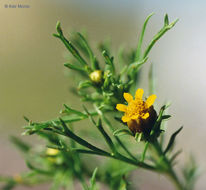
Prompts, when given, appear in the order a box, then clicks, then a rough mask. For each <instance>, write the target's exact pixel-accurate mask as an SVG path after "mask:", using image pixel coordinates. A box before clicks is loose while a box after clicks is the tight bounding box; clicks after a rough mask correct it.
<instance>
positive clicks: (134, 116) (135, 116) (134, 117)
mask: <svg viewBox="0 0 206 190" xmlns="http://www.w3.org/2000/svg"><path fill="white" fill-rule="evenodd" d="M138 117H139V114H137V115H133V116H132V117H131V119H137V118H138Z"/></svg>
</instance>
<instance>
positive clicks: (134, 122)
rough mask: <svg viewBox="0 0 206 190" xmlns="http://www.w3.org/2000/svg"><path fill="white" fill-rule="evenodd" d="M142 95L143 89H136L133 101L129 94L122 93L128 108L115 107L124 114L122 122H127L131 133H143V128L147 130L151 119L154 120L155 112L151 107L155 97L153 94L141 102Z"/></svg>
mask: <svg viewBox="0 0 206 190" xmlns="http://www.w3.org/2000/svg"><path fill="white" fill-rule="evenodd" d="M143 93H144V90H143V89H141V88H139V89H137V91H136V94H135V99H133V97H132V95H131V94H129V93H124V99H125V100H126V101H127V102H128V106H126V105H124V104H117V106H116V108H117V110H119V111H122V112H125V114H124V116H123V117H122V121H123V122H127V125H128V127H129V128H130V130H131V131H132V132H133V133H136V132H143V131H144V128H145V127H147V128H148V125H149V124H151V118H152V121H154V120H155V118H156V112H155V110H154V108H153V106H152V105H153V103H154V101H155V99H156V95H154V94H153V95H151V96H149V97H148V98H147V100H146V101H143V100H142V96H143ZM152 123H153V122H152ZM149 128H151V127H149Z"/></svg>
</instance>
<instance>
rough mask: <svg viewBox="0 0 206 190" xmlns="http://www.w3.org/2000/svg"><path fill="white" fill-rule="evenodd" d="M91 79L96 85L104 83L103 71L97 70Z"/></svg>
mask: <svg viewBox="0 0 206 190" xmlns="http://www.w3.org/2000/svg"><path fill="white" fill-rule="evenodd" d="M89 77H90V79H91V80H92V82H94V83H97V84H98V83H101V81H102V71H101V70H95V71H93V72H92V73H90V75H89Z"/></svg>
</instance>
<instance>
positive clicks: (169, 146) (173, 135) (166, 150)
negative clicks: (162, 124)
mask: <svg viewBox="0 0 206 190" xmlns="http://www.w3.org/2000/svg"><path fill="white" fill-rule="evenodd" d="M182 128H183V127H180V128H179V129H178V130H177V131H175V132H174V133H173V134H172V136H171V137H170V140H169V143H168V145H167V148H166V149H165V151H164V154H166V153H167V152H168V151H169V150H170V148H171V147H172V146H173V144H174V141H175V138H176V136H177V135H178V133H179V132H180V131H181V130H182Z"/></svg>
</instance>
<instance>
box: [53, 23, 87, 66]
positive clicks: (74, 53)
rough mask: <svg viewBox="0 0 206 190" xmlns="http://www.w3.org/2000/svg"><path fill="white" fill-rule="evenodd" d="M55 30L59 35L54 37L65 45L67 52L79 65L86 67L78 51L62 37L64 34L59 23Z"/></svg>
mask: <svg viewBox="0 0 206 190" xmlns="http://www.w3.org/2000/svg"><path fill="white" fill-rule="evenodd" d="M56 30H57V32H58V34H59V36H58V35H55V37H58V38H59V39H60V40H61V41H62V42H63V44H64V45H65V47H66V48H67V49H68V50H69V52H70V53H71V54H72V55H73V56H74V57H75V58H76V59H77V60H78V61H79V63H81V64H82V65H87V63H86V61H85V60H84V59H83V57H82V56H81V55H80V53H79V52H78V50H77V49H76V48H75V47H74V46H73V45H72V43H71V42H70V41H69V40H67V39H66V38H65V37H64V34H63V32H62V29H61V27H60V22H57V25H56Z"/></svg>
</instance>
